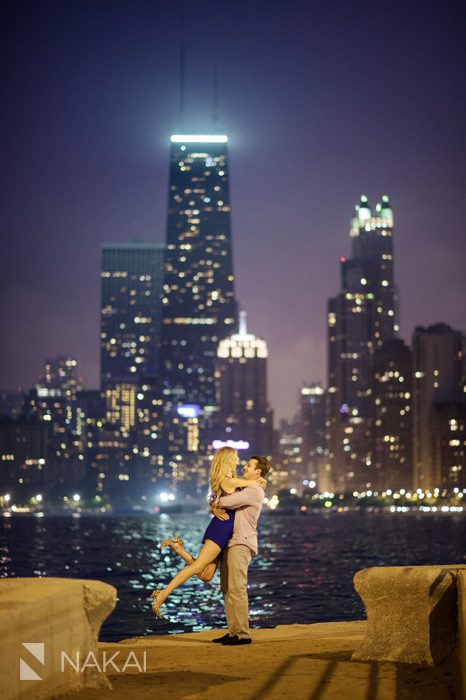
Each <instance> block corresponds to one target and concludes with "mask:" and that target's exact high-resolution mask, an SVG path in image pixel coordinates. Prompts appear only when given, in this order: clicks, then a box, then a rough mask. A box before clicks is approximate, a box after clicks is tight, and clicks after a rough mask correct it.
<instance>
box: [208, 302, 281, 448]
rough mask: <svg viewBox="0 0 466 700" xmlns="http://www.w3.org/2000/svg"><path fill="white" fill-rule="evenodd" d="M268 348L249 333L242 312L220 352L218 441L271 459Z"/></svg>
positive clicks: (263, 341) (219, 348)
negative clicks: (243, 446)
mask: <svg viewBox="0 0 466 700" xmlns="http://www.w3.org/2000/svg"><path fill="white" fill-rule="evenodd" d="M267 355H268V352H267V344H266V342H265V340H262V339H261V338H257V337H256V336H255V335H253V334H252V333H248V331H247V328H246V313H245V312H244V311H242V312H240V326H239V331H238V333H233V335H231V336H229V337H228V338H225V339H224V340H222V341H221V342H220V344H219V346H218V350H217V371H216V379H217V403H218V406H219V414H218V416H217V418H216V423H217V427H218V435H216V437H217V438H220V439H222V440H233V441H235V442H244V443H248V444H249V448H250V450H251V451H252V452H255V453H262V454H266V455H272V452H273V449H274V444H273V441H274V431H273V412H272V410H271V409H270V407H269V403H268V401H267Z"/></svg>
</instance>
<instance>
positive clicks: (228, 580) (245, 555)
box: [220, 544, 252, 639]
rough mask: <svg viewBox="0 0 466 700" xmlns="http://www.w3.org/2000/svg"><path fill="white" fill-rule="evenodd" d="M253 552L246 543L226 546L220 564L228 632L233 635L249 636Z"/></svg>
mask: <svg viewBox="0 0 466 700" xmlns="http://www.w3.org/2000/svg"><path fill="white" fill-rule="evenodd" d="M251 558H252V552H251V550H250V549H249V547H247V546H246V545H244V544H235V545H233V546H232V547H226V548H225V550H224V552H223V556H222V563H221V566H220V587H221V590H222V593H223V600H224V605H225V613H226V618H227V625H228V632H229V633H230V636H231V637H233V636H234V635H237V636H238V637H242V638H243V639H244V638H248V637H250V636H251V635H250V633H249V616H248V587H247V586H248V567H249V562H250V561H251Z"/></svg>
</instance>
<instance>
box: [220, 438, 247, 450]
mask: <svg viewBox="0 0 466 700" xmlns="http://www.w3.org/2000/svg"><path fill="white" fill-rule="evenodd" d="M212 447H213V448H214V450H219V449H220V448H221V447H233V448H234V449H235V450H248V449H249V442H246V440H214V441H213V442H212Z"/></svg>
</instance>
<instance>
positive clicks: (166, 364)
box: [162, 134, 237, 419]
mask: <svg viewBox="0 0 466 700" xmlns="http://www.w3.org/2000/svg"><path fill="white" fill-rule="evenodd" d="M227 141H228V138H227V136H224V135H189V134H183V135H173V136H172V137H171V154H170V184H169V198H168V218H167V246H166V257H165V267H164V278H163V296H162V364H163V376H164V399H165V402H166V407H167V413H168V415H169V416H171V417H172V418H173V419H175V418H176V415H177V407H179V406H182V405H197V406H199V408H200V410H201V411H202V413H203V414H204V413H205V412H207V413H209V411H210V410H211V409H212V407H214V406H215V377H214V371H215V360H216V352H217V347H218V344H219V342H220V341H221V340H223V338H225V337H226V336H228V335H230V334H231V332H232V331H233V330H234V329H235V327H236V325H237V309H236V301H235V293H234V276H233V259H232V246H231V231H230V193H229V176H228V155H227Z"/></svg>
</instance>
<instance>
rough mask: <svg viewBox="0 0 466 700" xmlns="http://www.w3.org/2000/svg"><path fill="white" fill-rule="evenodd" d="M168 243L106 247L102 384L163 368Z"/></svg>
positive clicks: (154, 372)
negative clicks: (164, 272) (160, 359)
mask: <svg viewBox="0 0 466 700" xmlns="http://www.w3.org/2000/svg"><path fill="white" fill-rule="evenodd" d="M163 249H164V246H163V244H162V243H105V244H104V245H103V246H102V272H101V277H102V311H101V336H100V337H101V343H100V348H101V354H100V357H101V386H102V388H105V387H106V386H107V385H113V384H118V383H125V382H133V383H134V382H135V381H136V380H137V379H138V378H140V377H141V376H143V375H148V376H154V375H155V374H157V372H158V369H159V368H158V351H159V348H160V293H161V284H162V269H163Z"/></svg>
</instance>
